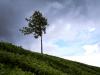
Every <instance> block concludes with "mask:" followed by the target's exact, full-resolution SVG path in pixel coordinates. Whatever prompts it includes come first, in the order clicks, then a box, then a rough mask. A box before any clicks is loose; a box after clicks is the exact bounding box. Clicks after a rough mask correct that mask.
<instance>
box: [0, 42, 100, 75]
mask: <svg viewBox="0 0 100 75" xmlns="http://www.w3.org/2000/svg"><path fill="white" fill-rule="evenodd" d="M0 75H100V68H98V67H93V66H89V65H85V64H81V63H78V62H73V61H69V60H65V59H62V58H58V57H54V56H50V55H46V54H44V55H42V54H40V53H35V52H30V51H28V50H24V49H23V48H21V47H18V46H15V45H12V44H11V43H4V42H0Z"/></svg>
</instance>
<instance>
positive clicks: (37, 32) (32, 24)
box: [20, 11, 48, 54]
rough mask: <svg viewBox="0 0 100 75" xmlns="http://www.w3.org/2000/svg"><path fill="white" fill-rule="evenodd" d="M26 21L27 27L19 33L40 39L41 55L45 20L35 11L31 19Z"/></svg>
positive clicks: (45, 25)
mask: <svg viewBox="0 0 100 75" xmlns="http://www.w3.org/2000/svg"><path fill="white" fill-rule="evenodd" d="M26 21H27V22H28V27H23V28H22V29H20V31H21V32H22V33H24V35H27V34H33V35H34V38H36V39H37V38H38V37H41V54H43V44H42V36H43V33H44V34H45V33H46V27H47V26H48V22H47V19H46V18H45V17H43V15H42V13H41V12H39V11H35V12H34V13H33V15H32V16H31V17H29V18H26Z"/></svg>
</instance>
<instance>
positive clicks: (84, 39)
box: [0, 0, 100, 65]
mask: <svg viewBox="0 0 100 75" xmlns="http://www.w3.org/2000/svg"><path fill="white" fill-rule="evenodd" d="M99 7H100V1H99V0H95V1H94V0H41V2H40V0H17V1H16V0H6V1H5V0H0V10H1V11H0V40H6V41H9V42H12V43H14V44H17V45H21V46H23V47H24V48H26V49H30V50H32V51H36V52H40V38H39V39H38V40H37V39H34V37H33V35H30V36H24V35H23V34H21V32H19V29H20V28H22V27H23V26H25V25H26V24H27V22H26V21H25V20H24V19H25V17H29V16H31V15H32V13H33V12H34V10H40V11H41V12H42V13H43V15H44V16H46V18H47V19H48V23H49V27H48V28H47V34H45V35H44V36H43V44H44V53H47V54H51V55H55V56H60V57H65V58H67V57H68V58H71V59H72V60H77V61H81V62H82V61H83V62H84V63H88V64H91V63H92V64H93V63H94V64H93V65H99V64H98V63H97V61H98V62H100V61H99V60H98V59H99V58H98V57H99V49H100V48H99V43H98V41H100V38H99V37H100V25H99V24H100V21H99V20H100V17H99V13H100V10H99ZM92 58H93V59H92ZM95 58H97V59H95ZM88 60H89V61H88ZM93 61H94V62H93Z"/></svg>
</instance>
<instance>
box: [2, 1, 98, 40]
mask: <svg viewBox="0 0 100 75" xmlns="http://www.w3.org/2000/svg"><path fill="white" fill-rule="evenodd" d="M98 1H99V0H96V2H95V4H96V5H98V4H99V3H98ZM93 2H94V1H93V0H0V40H7V41H11V42H17V41H19V40H22V41H24V40H26V39H25V38H24V39H23V35H22V34H21V33H20V32H19V28H21V27H22V26H24V24H25V20H24V18H25V17H27V16H26V15H27V14H28V13H30V12H32V11H34V10H40V11H42V12H45V11H46V10H48V12H46V13H45V15H46V16H47V18H48V20H49V24H51V22H54V21H55V20H56V19H59V18H61V17H64V18H67V19H68V20H69V21H71V22H73V21H72V20H75V21H76V20H77V19H79V20H80V19H82V18H84V19H86V20H88V19H87V18H88V17H90V18H91V15H90V14H91V12H92V10H94V9H95V6H93V7H94V8H93V9H92V8H91V7H92V5H94V3H93ZM99 2H100V1H99ZM53 3H54V4H55V3H56V4H57V3H58V7H57V5H53V6H52V7H49V6H50V5H52V4H53ZM60 5H61V8H60ZM89 5H91V6H89ZM96 7H99V5H98V6H96ZM96 10H98V9H96ZM55 12H56V13H55ZM97 12H99V10H98V11H97ZM93 13H94V11H93V12H92V14H93ZM98 15H99V13H98Z"/></svg>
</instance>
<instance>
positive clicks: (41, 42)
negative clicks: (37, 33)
mask: <svg viewBox="0 0 100 75" xmlns="http://www.w3.org/2000/svg"><path fill="white" fill-rule="evenodd" d="M41 54H43V44H42V35H41Z"/></svg>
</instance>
